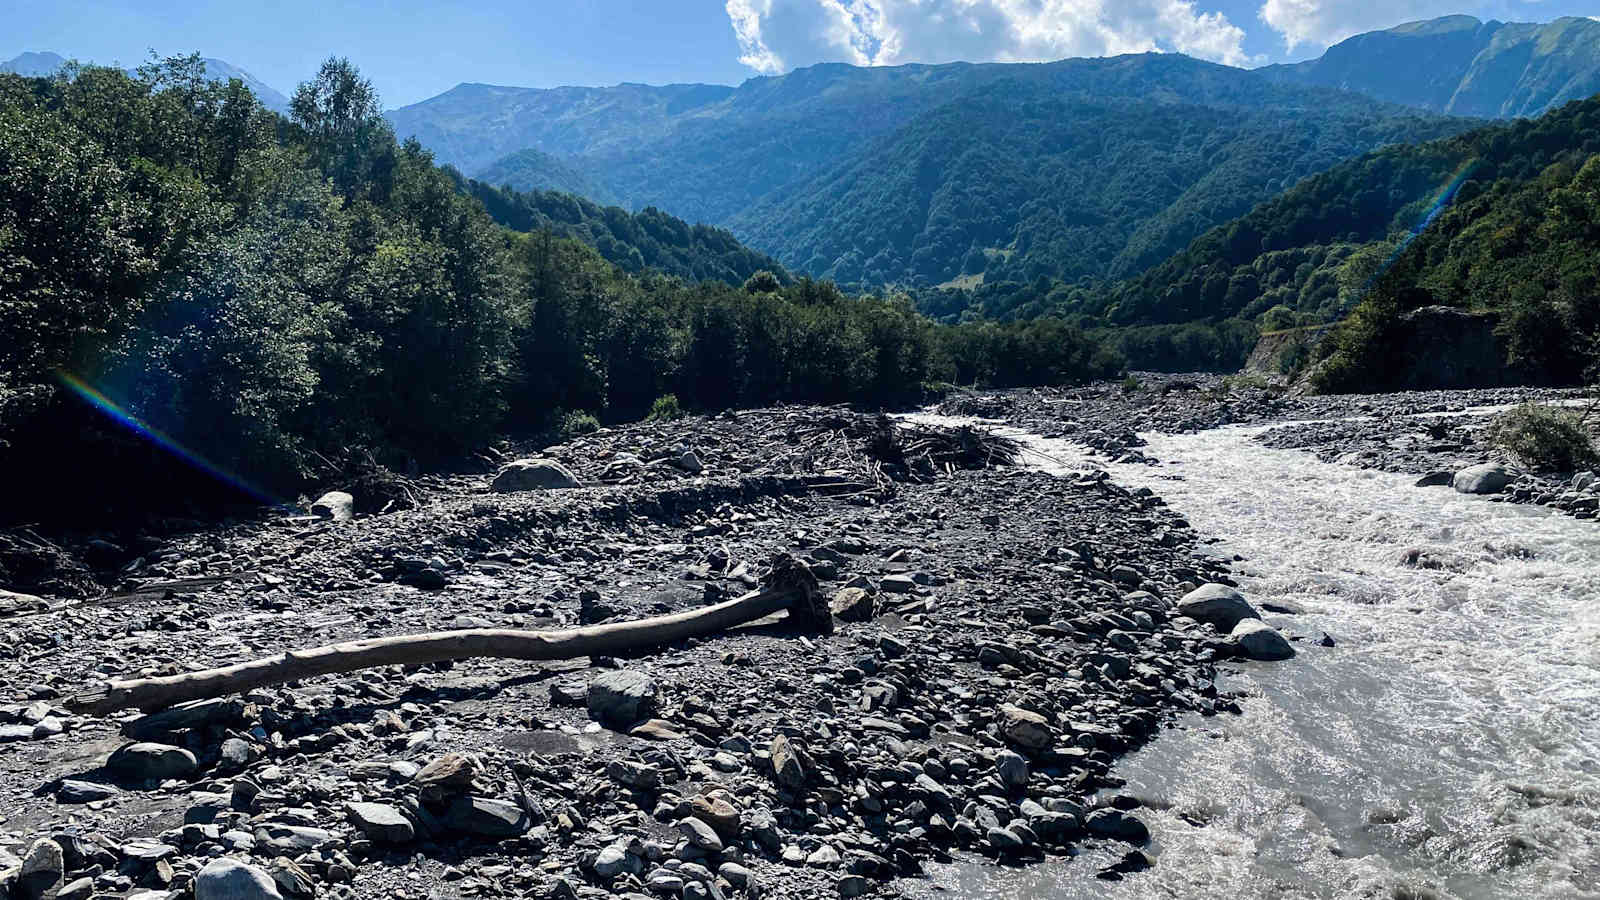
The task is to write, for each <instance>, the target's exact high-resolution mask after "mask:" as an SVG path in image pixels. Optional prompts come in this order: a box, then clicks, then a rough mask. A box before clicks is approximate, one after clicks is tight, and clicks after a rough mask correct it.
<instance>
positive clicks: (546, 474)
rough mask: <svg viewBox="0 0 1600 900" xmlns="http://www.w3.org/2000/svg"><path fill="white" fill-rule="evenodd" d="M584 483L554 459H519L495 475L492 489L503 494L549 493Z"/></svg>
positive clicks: (580, 485)
mask: <svg viewBox="0 0 1600 900" xmlns="http://www.w3.org/2000/svg"><path fill="white" fill-rule="evenodd" d="M582 486H583V482H581V481H579V480H578V476H576V475H574V474H572V472H571V470H569V469H568V468H567V467H566V466H563V465H562V464H560V463H558V462H556V461H555V460H553V459H539V458H530V459H519V460H516V461H514V462H509V463H506V464H505V465H504V466H502V467H501V468H500V471H499V472H497V473H495V476H494V481H492V482H490V483H489V487H490V489H492V490H494V491H497V492H499V493H502V494H509V493H513V492H515V491H549V490H556V489H559V488H575V487H582Z"/></svg>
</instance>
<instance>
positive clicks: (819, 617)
mask: <svg viewBox="0 0 1600 900" xmlns="http://www.w3.org/2000/svg"><path fill="white" fill-rule="evenodd" d="M784 611H786V612H787V613H788V615H789V619H791V620H793V621H794V622H795V623H796V624H797V625H800V626H801V627H803V628H806V629H809V630H813V631H821V632H825V633H826V632H829V631H832V629H833V619H832V616H831V614H830V613H829V611H828V605H827V603H826V602H825V601H824V600H823V599H822V594H821V591H820V589H819V587H818V585H817V579H816V576H814V575H812V574H811V570H810V569H808V568H806V566H805V564H804V563H802V562H800V561H799V560H797V559H795V558H793V557H791V556H788V555H784V556H780V557H779V558H778V559H777V560H776V561H775V562H774V563H773V565H772V569H771V571H769V572H768V573H767V575H766V577H765V578H763V579H762V585H761V588H760V589H759V590H756V591H752V592H750V593H748V594H745V595H744V596H741V597H736V598H734V599H732V600H728V601H725V602H723V603H718V604H716V605H715V606H707V607H704V608H701V609H696V610H690V611H688V612H681V613H674V614H672V615H666V616H657V617H654V618H650V619H640V620H638V621H633V622H615V623H611V624H607V625H592V626H588V627H585V628H572V629H567V630H562V631H512V630H506V629H499V628H472V629H464V630H460V631H438V632H430V633H427V634H412V635H400V636H397V637H386V638H370V639H367V640H359V641H346V642H344V643H342V644H332V645H329V646H326V647H315V648H312V649H308V650H291V651H288V652H285V653H280V654H277V655H275V656H269V657H266V658H265V659H258V660H254V661H251V662H244V663H238V664H236V665H232V666H225V667H223V668H218V669H207V670H205V671H200V672H184V673H182V674H178V675H163V676H159V677H155V678H136V679H130V680H113V681H107V682H103V683H100V684H96V685H93V686H91V687H88V688H86V689H85V690H83V691H81V692H79V693H77V694H74V695H73V696H71V697H70V698H68V699H67V702H66V705H67V707H68V708H69V709H71V710H73V711H74V712H77V713H81V714H85V715H98V716H104V715H109V714H111V713H115V712H119V711H121V710H125V709H140V710H144V711H145V712H151V711H154V710H160V709H166V708H167V707H170V706H174V705H176V704H179V703H187V702H189V701H192V700H204V699H209V698H213V697H223V696H226V695H229V694H238V693H243V692H246V691H251V690H255V689H256V688H261V687H266V686H268V685H273V684H283V683H284V682H289V681H297V680H299V679H302V678H311V677H313V676H316V675H334V674H339V673H345V672H354V671H358V670H360V669H368V668H373V667H375V666H394V665H420V664H423V663H432V662H443V661H445V660H455V659H471V658H477V657H490V658H499V659H526V660H551V659H572V658H575V657H579V656H596V655H606V654H614V653H621V652H625V651H633V650H640V649H645V648H649V647H658V646H660V645H662V644H670V643H672V642H673V641H679V640H683V639H684V638H690V637H701V636H704V635H708V634H715V633H717V632H720V631H726V630H727V629H729V628H732V627H734V626H737V625H743V624H745V623H748V622H753V621H756V620H757V619H762V618H765V617H767V616H770V615H773V614H774V613H778V612H784Z"/></svg>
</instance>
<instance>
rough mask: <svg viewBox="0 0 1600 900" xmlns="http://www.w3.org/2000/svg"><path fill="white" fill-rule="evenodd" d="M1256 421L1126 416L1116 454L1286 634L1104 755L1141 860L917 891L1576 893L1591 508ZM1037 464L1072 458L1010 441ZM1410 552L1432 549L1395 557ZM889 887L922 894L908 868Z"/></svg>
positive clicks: (1599, 563) (1594, 631) (1592, 732)
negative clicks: (1315, 448) (1164, 427)
mask: <svg viewBox="0 0 1600 900" xmlns="http://www.w3.org/2000/svg"><path fill="white" fill-rule="evenodd" d="M1259 430H1260V429H1244V428H1230V429H1221V430H1216V431H1209V432H1205V433H1202V434H1198V435H1184V436H1162V435H1156V436H1150V437H1149V440H1150V444H1151V446H1150V447H1149V448H1148V452H1149V453H1150V454H1151V455H1153V456H1155V457H1156V458H1157V459H1160V460H1162V461H1163V462H1162V464H1161V465H1159V466H1154V467H1147V466H1142V465H1127V466H1115V467H1113V468H1114V474H1115V476H1116V478H1117V480H1118V481H1119V482H1120V483H1122V484H1125V485H1128V486H1141V485H1142V486H1147V487H1150V488H1151V489H1153V490H1155V491H1156V492H1157V493H1159V494H1160V495H1162V496H1163V497H1164V498H1165V499H1166V500H1167V502H1168V504H1169V505H1170V506H1171V507H1172V508H1174V509H1175V510H1177V511H1178V512H1180V513H1182V514H1183V515H1184V516H1186V517H1187V518H1188V519H1189V521H1190V522H1191V523H1192V524H1193V525H1194V526H1195V528H1196V529H1197V530H1198V531H1199V532H1200V533H1202V534H1205V535H1213V536H1217V537H1220V538H1223V539H1224V543H1222V544H1219V545H1217V546H1216V547H1215V548H1214V549H1217V550H1219V551H1221V552H1229V553H1237V554H1239V555H1241V556H1243V557H1244V559H1245V561H1244V562H1241V563H1238V564H1236V566H1235V569H1236V572H1237V574H1238V579H1239V582H1240V585H1241V588H1242V589H1243V590H1244V591H1245V593H1246V594H1247V595H1248V596H1249V597H1251V598H1252V599H1253V600H1255V601H1257V602H1258V603H1259V602H1261V601H1270V602H1275V603H1278V604H1282V605H1285V606H1290V607H1297V608H1299V609H1300V610H1302V612H1301V613H1300V614H1298V615H1293V616H1289V615H1273V614H1270V613H1269V614H1266V618H1267V621H1268V622H1270V623H1272V624H1274V625H1277V626H1279V627H1280V628H1283V629H1284V630H1285V631H1286V632H1287V633H1289V634H1291V635H1295V634H1298V635H1307V636H1311V637H1320V636H1321V633H1322V632H1326V633H1327V634H1329V635H1331V636H1332V637H1333V638H1334V639H1335V640H1336V642H1337V644H1336V646H1334V647H1332V648H1324V647H1320V646H1316V645H1315V643H1314V642H1313V641H1310V640H1307V641H1302V642H1300V643H1298V644H1296V647H1297V648H1298V650H1299V655H1298V657H1297V658H1296V659H1294V660H1292V661H1290V662H1286V663H1244V664H1241V666H1240V668H1242V669H1243V672H1242V674H1240V675H1238V676H1235V677H1233V678H1230V679H1229V680H1228V683H1227V684H1226V686H1227V687H1229V688H1232V689H1236V690H1243V691H1245V692H1247V693H1248V695H1249V696H1248V698H1247V699H1245V700H1244V701H1243V702H1242V703H1241V705H1242V707H1243V709H1244V714H1243V715H1242V716H1218V717H1214V718H1209V719H1200V718H1198V717H1196V718H1192V719H1188V720H1185V721H1184V722H1183V723H1182V727H1181V728H1178V729H1173V730H1170V731H1168V732H1166V733H1165V734H1163V735H1162V736H1161V737H1159V738H1157V739H1156V740H1155V741H1154V742H1153V743H1152V744H1150V745H1149V746H1148V747H1147V748H1146V749H1144V750H1142V751H1140V752H1139V753H1137V754H1134V755H1132V756H1129V757H1127V758H1126V759H1124V760H1123V761H1122V762H1121V763H1120V764H1119V766H1118V770H1117V771H1118V774H1120V775H1121V776H1122V777H1124V778H1126V779H1127V780H1128V786H1127V788H1125V789H1124V792H1127V793H1132V794H1134V795H1136V796H1138V797H1140V798H1142V799H1144V800H1145V801H1146V803H1147V804H1148V806H1149V808H1147V809H1146V810H1144V811H1143V812H1142V813H1141V815H1142V816H1143V817H1144V818H1145V820H1146V821H1147V823H1148V824H1149V825H1150V827H1151V831H1152V834H1153V835H1154V840H1153V842H1152V845H1151V848H1150V849H1151V851H1152V852H1153V853H1154V854H1155V855H1156V856H1157V859H1158V863H1157V865H1156V866H1155V868H1153V869H1151V870H1149V871H1147V872H1143V873H1140V874H1136V875H1131V876H1129V877H1128V878H1127V879H1126V880H1124V881H1121V882H1117V883H1110V882H1105V881H1101V880H1098V879H1096V878H1095V877H1094V875H1095V871H1096V870H1097V869H1098V868H1100V866H1101V865H1102V864H1103V863H1104V862H1105V861H1106V858H1104V857H1096V858H1091V857H1093V856H1094V855H1093V854H1090V855H1089V856H1086V857H1084V858H1079V859H1076V860H1072V861H1067V862H1060V863H1050V864H1046V865H1043V866H1035V867H1031V868H1027V869H1019V870H1005V869H997V868H994V867H990V866H986V865H976V864H962V865H956V866H950V867H944V868H941V869H939V870H937V871H936V872H935V873H934V877H933V879H932V884H931V885H925V886H924V889H925V890H926V891H927V893H928V894H929V895H935V896H936V895H943V896H950V895H951V894H952V893H953V894H954V895H956V896H966V897H996V898H1000V897H1007V898H1009V897H1023V898H1043V897H1051V898H1057V897H1066V898H1073V897H1097V898H1098V897H1108V898H1190V897H1193V898H1369V897H1370V898H1394V900H1409V898H1418V900H1426V898H1461V900H1480V898H1506V897H1512V898H1519V900H1536V898H1537V900H1543V898H1551V900H1554V898H1563V900H1567V898H1600V523H1595V522H1583V521H1578V520H1575V519H1572V518H1568V517H1565V516H1561V515H1558V514H1553V513H1550V512H1549V511H1547V510H1544V509H1540V508H1530V507H1519V506H1513V505H1510V504H1502V503H1492V502H1488V501H1486V500H1484V499H1482V498H1474V497H1467V496H1463V495H1459V494H1456V493H1455V492H1453V491H1451V490H1449V489H1448V488H1443V489H1441V488H1429V489H1419V488H1415V487H1412V486H1411V484H1412V482H1413V481H1414V479H1413V478H1410V477H1404V476H1396V475H1389V474H1385V473H1379V472H1363V471H1359V470H1357V469H1354V468H1351V467H1346V466H1337V465H1331V464H1326V463H1321V462H1318V461H1317V460H1316V459H1315V458H1314V457H1313V456H1312V455H1311V454H1308V453H1302V452H1298V451H1286V450H1272V449H1268V448H1266V447H1263V446H1261V445H1260V444H1258V443H1256V442H1255V441H1253V440H1252V439H1251V438H1252V437H1253V436H1254V435H1255V434H1256V433H1258V431H1259ZM1028 443H1029V445H1030V446H1031V447H1032V448H1033V449H1035V450H1038V451H1042V452H1043V453H1045V454H1048V458H1047V457H1045V456H1038V455H1037V454H1035V455H1034V458H1036V459H1038V460H1039V461H1040V462H1041V464H1042V465H1044V466H1045V467H1047V468H1051V467H1057V468H1062V469H1070V468H1074V467H1075V466H1074V465H1073V463H1072V462H1071V461H1073V460H1077V461H1079V465H1080V466H1081V460H1082V455H1081V453H1079V452H1078V451H1076V450H1074V449H1073V448H1072V445H1070V444H1066V443H1064V442H1055V441H1049V440H1045V439H1040V438H1030V439H1029V441H1028ZM1413 548H1418V549H1423V550H1425V551H1427V552H1428V553H1429V554H1431V555H1432V556H1433V558H1435V559H1436V560H1439V561H1441V562H1442V563H1443V564H1444V565H1445V568H1442V569H1418V568H1413V567H1407V566H1405V565H1403V564H1402V562H1401V557H1402V556H1403V555H1404V554H1405V552H1406V551H1408V550H1410V549H1413ZM912 892H913V893H921V891H918V890H915V889H913V891H912Z"/></svg>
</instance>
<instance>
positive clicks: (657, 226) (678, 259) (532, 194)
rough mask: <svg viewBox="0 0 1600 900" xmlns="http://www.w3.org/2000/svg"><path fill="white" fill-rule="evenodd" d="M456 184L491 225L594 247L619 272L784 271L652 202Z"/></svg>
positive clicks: (738, 277)
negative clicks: (633, 205)
mask: <svg viewBox="0 0 1600 900" xmlns="http://www.w3.org/2000/svg"><path fill="white" fill-rule="evenodd" d="M462 189H463V190H465V191H467V192H468V193H470V194H471V195H472V196H473V197H475V198H477V199H478V200H479V201H480V202H482V203H483V205H484V208H485V209H487V210H488V212H489V215H490V216H492V217H493V218H494V220H495V221H496V222H499V223H500V224H501V225H504V226H506V227H507V228H511V229H514V230H516V231H524V232H534V231H543V230H546V229H548V230H550V231H551V232H553V233H554V234H556V235H558V236H560V237H563V238H569V239H572V240H577V241H582V242H583V243H585V244H588V245H589V246H591V247H593V248H595V249H596V250H598V251H599V252H600V255H601V256H603V257H605V259H606V261H608V262H610V263H612V264H614V265H616V266H619V267H621V268H622V269H623V270H624V271H627V272H632V273H636V274H637V273H641V272H644V271H646V270H654V271H657V272H661V273H664V274H667V275H675V276H678V277H680V278H686V279H690V280H693V281H707V280H715V281H722V282H726V283H728V284H734V285H739V284H743V283H744V282H745V280H746V279H748V278H750V276H752V275H754V274H756V273H757V272H759V271H762V270H766V271H769V272H772V273H773V275H774V276H775V277H776V278H777V279H778V281H779V282H780V283H788V282H789V280H790V279H789V276H788V273H787V272H785V271H784V268H783V266H782V265H781V264H779V263H778V261H777V260H775V259H773V258H772V257H770V256H767V255H766V254H765V253H758V252H756V251H754V250H751V249H750V248H749V247H746V246H745V245H743V244H741V243H739V239H738V238H736V237H734V236H733V235H732V234H730V233H729V232H727V231H724V230H723V229H721V228H712V227H711V226H709V225H690V224H689V223H687V222H685V221H683V220H682V219H679V218H677V217H675V216H670V215H667V214H666V213H664V212H662V211H661V210H658V209H655V208H653V207H651V208H648V209H644V210H641V211H639V212H636V213H630V212H628V211H627V210H625V209H621V208H619V207H616V206H601V205H599V204H597V203H592V202H590V201H589V200H587V199H584V198H583V197H579V196H575V195H574V194H571V193H561V192H557V191H517V190H513V189H507V188H505V187H504V186H502V187H493V186H491V185H490V184H488V183H485V182H482V181H476V180H473V181H463V182H462Z"/></svg>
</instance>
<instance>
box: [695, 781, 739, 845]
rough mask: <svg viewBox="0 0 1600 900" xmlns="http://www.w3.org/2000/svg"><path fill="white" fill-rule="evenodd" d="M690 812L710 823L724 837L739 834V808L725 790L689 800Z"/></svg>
mask: <svg viewBox="0 0 1600 900" xmlns="http://www.w3.org/2000/svg"><path fill="white" fill-rule="evenodd" d="M689 814H690V815H692V816H694V817H695V818H696V819H699V820H700V821H702V822H705V823H706V824H707V825H710V826H711V827H712V828H713V829H714V830H715V831H716V832H717V834H719V835H721V836H722V837H724V838H732V837H735V836H737V835H738V834H739V810H738V809H737V808H735V807H734V805H733V803H732V800H731V797H730V795H729V794H728V793H727V792H725V791H713V792H712V793H710V794H700V795H698V796H696V797H695V798H694V799H692V800H690V801H689Z"/></svg>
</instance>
